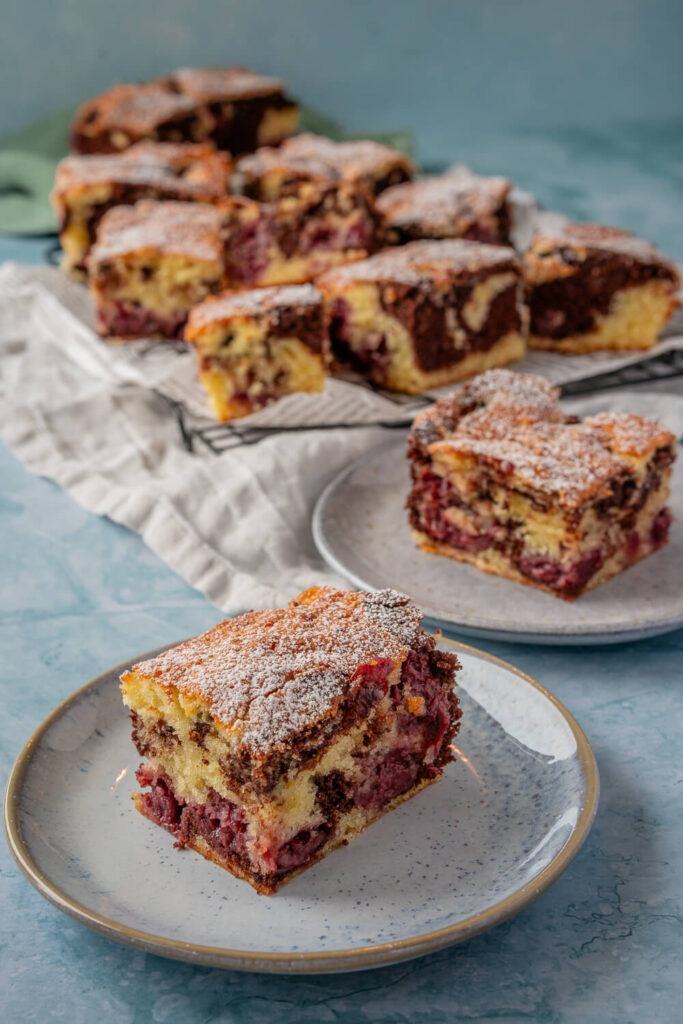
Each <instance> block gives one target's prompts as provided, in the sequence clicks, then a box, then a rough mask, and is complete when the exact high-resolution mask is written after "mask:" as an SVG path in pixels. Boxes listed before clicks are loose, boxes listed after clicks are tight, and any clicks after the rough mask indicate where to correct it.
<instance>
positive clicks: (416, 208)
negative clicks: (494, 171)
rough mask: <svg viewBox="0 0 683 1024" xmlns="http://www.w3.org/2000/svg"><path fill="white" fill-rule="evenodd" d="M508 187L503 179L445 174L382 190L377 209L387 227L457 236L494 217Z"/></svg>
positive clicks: (507, 183)
mask: <svg viewBox="0 0 683 1024" xmlns="http://www.w3.org/2000/svg"><path fill="white" fill-rule="evenodd" d="M511 187H512V186H511V185H510V182H509V181H508V180H507V179H506V178H483V177H478V176H475V175H471V176H470V175H459V174H446V175H443V176H440V177H435V178H424V179H422V180H420V181H409V182H405V183H404V184H401V185H394V186H392V188H388V189H386V191H385V192H383V193H382V194H381V195H380V196H379V197H378V198H377V209H378V210H379V212H380V213H381V214H382V216H383V218H384V220H385V223H386V224H387V226H389V227H398V228H400V227H403V226H405V227H407V226H410V225H419V226H420V228H421V229H422V230H425V231H435V232H436V231H439V232H444V233H446V232H461V231H465V230H467V228H468V227H471V226H472V225H474V224H476V223H478V222H479V221H480V220H481V219H482V218H483V217H486V216H487V215H488V216H491V215H492V214H494V213H496V211H497V210H498V209H499V208H500V207H501V205H502V204H503V203H504V202H505V199H506V197H507V195H508V193H509V191H510V188H511Z"/></svg>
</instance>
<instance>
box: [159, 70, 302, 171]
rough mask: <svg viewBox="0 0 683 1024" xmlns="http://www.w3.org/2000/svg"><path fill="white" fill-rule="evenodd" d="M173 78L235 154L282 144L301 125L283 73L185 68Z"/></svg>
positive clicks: (213, 137) (219, 141)
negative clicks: (277, 75)
mask: <svg viewBox="0 0 683 1024" xmlns="http://www.w3.org/2000/svg"><path fill="white" fill-rule="evenodd" d="M168 81H169V84H170V86H171V88H173V89H176V90H178V92H180V93H181V94H182V95H183V96H186V97H189V98H191V99H192V100H193V101H194V102H195V103H196V104H197V106H198V107H199V108H201V109H202V110H203V111H205V112H206V115H207V116H208V119H209V122H210V129H209V138H210V139H211V140H212V141H213V142H214V143H215V144H216V145H217V146H218V147H219V148H220V149H227V150H229V152H231V153H235V154H240V153H249V152H251V150H253V149H256V147H257V146H274V145H277V143H279V142H281V141H282V140H283V139H286V138H287V136H288V135H292V134H293V132H295V131H296V129H297V127H298V124H299V108H298V106H297V104H296V103H295V102H294V100H292V99H290V97H289V96H287V94H286V88H287V87H286V85H285V83H284V82H281V81H280V80H279V79H278V78H270V77H269V76H267V75H260V74H258V73H257V72H255V71H251V70H249V68H241V67H230V68H180V69H179V70H178V71H174V72H173V74H172V75H171V76H170V78H169V80H168Z"/></svg>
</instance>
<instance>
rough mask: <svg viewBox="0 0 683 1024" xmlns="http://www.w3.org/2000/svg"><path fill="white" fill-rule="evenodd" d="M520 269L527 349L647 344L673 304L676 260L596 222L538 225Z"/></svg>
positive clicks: (590, 348) (583, 349) (637, 346)
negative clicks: (523, 280) (526, 305)
mask: <svg viewBox="0 0 683 1024" xmlns="http://www.w3.org/2000/svg"><path fill="white" fill-rule="evenodd" d="M524 272H525V276H526V282H527V297H528V302H529V310H530V317H531V320H530V328H529V347H530V348H541V349H548V350H549V351H552V352H570V353H572V352H573V353H578V352H593V351H595V350H596V349H616V350H620V349H646V348H651V347H652V345H654V343H655V341H656V340H657V335H658V334H659V332H660V330H661V329H662V327H663V326H664V324H665V323H666V322H667V320H668V319H669V317H670V316H671V314H672V313H673V311H674V309H675V308H676V306H677V304H678V303H677V300H676V292H677V291H678V288H679V287H680V280H679V276H678V273H677V271H676V268H675V267H674V265H673V264H672V263H671V262H670V261H669V260H667V259H666V258H665V257H664V256H663V255H662V254H661V253H660V252H659V251H658V250H657V249H656V248H655V247H654V246H653V245H650V243H649V242H645V241H643V240H642V239H640V238H636V237H635V235H632V234H630V233H629V232H628V231H620V230H618V229H616V228H609V227H605V226H604V225H601V224H571V223H558V222H556V221H553V222H551V221H548V222H547V223H546V225H545V226H543V225H541V227H540V228H539V230H538V231H537V232H536V234H535V236H534V238H533V240H532V242H531V246H530V248H529V250H528V251H527V253H526V254H525V256H524Z"/></svg>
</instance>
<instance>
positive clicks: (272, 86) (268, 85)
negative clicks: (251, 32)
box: [169, 67, 286, 103]
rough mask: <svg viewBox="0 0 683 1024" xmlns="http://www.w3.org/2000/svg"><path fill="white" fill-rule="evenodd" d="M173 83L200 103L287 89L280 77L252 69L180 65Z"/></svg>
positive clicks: (272, 93) (271, 93) (272, 92)
mask: <svg viewBox="0 0 683 1024" xmlns="http://www.w3.org/2000/svg"><path fill="white" fill-rule="evenodd" d="M169 80H170V82H171V83H172V84H173V85H175V87H176V88H178V89H179V90H180V91H181V92H182V93H185V94H186V95H187V96H191V97H192V99H193V100H195V101H197V102H200V103H210V102H211V101H214V100H215V101H221V100H239V99H248V98H249V97H251V96H272V95H275V94H277V93H282V92H284V90H285V88H286V86H285V83H284V82H282V81H280V79H279V78H270V77H269V76H268V75H260V74H258V72H256V71H251V70H250V69H249V68H243V67H229V68H178V70H177V71H174V72H173V73H172V75H171V76H170V79H169Z"/></svg>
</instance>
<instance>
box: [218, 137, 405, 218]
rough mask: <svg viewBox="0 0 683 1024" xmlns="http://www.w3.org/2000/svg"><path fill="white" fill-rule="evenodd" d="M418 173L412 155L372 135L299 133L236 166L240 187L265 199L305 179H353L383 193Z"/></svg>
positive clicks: (258, 150)
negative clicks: (349, 137) (337, 137)
mask: <svg viewBox="0 0 683 1024" xmlns="http://www.w3.org/2000/svg"><path fill="white" fill-rule="evenodd" d="M414 173H415V168H414V167H413V164H412V162H411V161H410V160H409V159H408V157H407V156H405V155H404V154H403V153H401V152H399V150H397V149H394V148H393V147H391V146H385V145H382V144H381V143H379V142H373V141H372V140H370V139H359V140H357V141H354V142H334V141H333V140H332V139H327V138H325V136H323V135H313V134H312V133H310V132H302V134H301V135H295V136H294V137H293V138H291V139H288V140H287V141H286V142H283V143H282V145H281V146H278V147H277V148H276V149H275V148H273V147H263V148H261V149H257V150H256V152H255V153H252V154H250V155H249V156H245V157H242V159H241V160H238V162H237V164H236V167H235V178H236V180H237V181H238V183H239V189H240V191H242V192H243V193H244V195H246V196H249V197H250V198H252V199H259V200H261V201H263V202H267V201H269V200H271V199H275V198H277V196H280V195H282V194H284V193H289V194H291V193H293V192H296V191H297V190H298V188H299V186H300V185H301V183H302V182H304V181H336V182H342V181H346V182H353V183H354V184H356V185H361V186H363V187H364V188H365V189H367V191H368V192H370V193H371V194H372V195H377V194H379V193H380V192H382V190H383V189H385V188H388V187H389V186H390V185H397V184H398V183H399V182H401V181H408V180H409V179H411V178H412V177H413V175H414Z"/></svg>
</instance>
